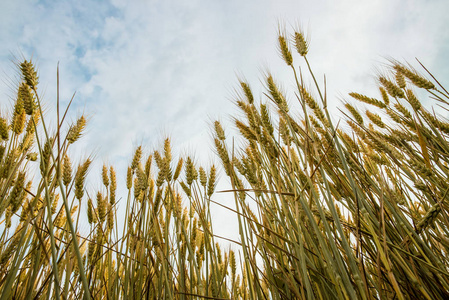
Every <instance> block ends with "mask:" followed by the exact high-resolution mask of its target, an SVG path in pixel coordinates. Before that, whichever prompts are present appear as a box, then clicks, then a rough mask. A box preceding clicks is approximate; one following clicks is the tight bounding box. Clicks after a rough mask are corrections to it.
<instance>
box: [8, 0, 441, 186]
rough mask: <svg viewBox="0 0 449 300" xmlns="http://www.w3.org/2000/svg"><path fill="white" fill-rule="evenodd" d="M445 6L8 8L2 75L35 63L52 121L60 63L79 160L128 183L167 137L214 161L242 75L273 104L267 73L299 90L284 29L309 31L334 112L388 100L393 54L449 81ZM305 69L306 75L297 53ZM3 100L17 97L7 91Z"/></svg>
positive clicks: (116, 0)
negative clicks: (137, 158) (382, 76)
mask: <svg viewBox="0 0 449 300" xmlns="http://www.w3.org/2000/svg"><path fill="white" fill-rule="evenodd" d="M447 9H448V4H446V1H428V2H424V1H421V2H413V3H411V2H405V1H399V0H395V1H370V2H362V1H353V0H347V1H338V2H337V1H287V0H285V1H268V0H262V1H235V0H231V1H200V0H195V1H133V2H132V3H130V2H129V1H122V0H113V1H110V2H107V1H80V2H75V1H58V2H51V3H50V2H49V1H32V0H29V1H25V0H23V1H2V3H1V4H0V26H1V27H2V31H1V32H0V41H1V42H2V43H1V44H0V69H1V70H2V71H3V72H4V73H5V72H6V73H8V72H9V70H10V69H11V68H10V66H11V63H10V58H11V54H10V53H11V52H12V53H17V52H19V56H20V52H22V53H23V55H24V56H25V57H26V58H28V57H30V56H31V55H33V58H35V59H36V60H37V61H38V65H39V67H40V76H41V82H42V87H40V89H41V90H42V91H45V100H46V101H47V102H48V107H49V108H53V110H52V109H49V114H50V115H51V114H53V115H54V103H55V90H56V80H55V79H56V74H55V71H56V65H57V62H58V61H59V62H60V76H61V91H60V92H61V99H62V104H63V105H67V103H68V101H69V100H70V98H71V96H72V93H73V92H74V91H77V95H76V98H75V101H74V104H73V107H72V110H71V114H70V115H69V120H75V119H76V116H77V115H79V114H81V113H83V112H84V113H86V114H87V115H89V116H91V119H90V124H89V127H88V132H87V134H86V136H85V137H84V138H83V139H82V140H81V141H80V142H79V143H78V145H77V146H76V149H79V151H75V152H74V153H77V152H81V153H85V152H86V151H87V152H94V153H96V155H97V159H98V160H99V161H100V162H99V164H100V165H101V163H102V162H103V161H108V162H110V163H112V164H116V165H118V167H119V174H124V173H123V170H125V168H126V164H127V163H128V162H129V160H130V159H131V155H132V151H133V149H134V148H135V147H136V145H137V144H140V143H143V144H144V145H147V149H148V151H150V150H151V149H152V147H154V146H156V145H158V144H159V143H160V140H161V138H162V137H163V135H164V134H168V135H170V136H172V138H173V145H174V147H175V148H178V149H175V150H176V151H179V152H189V151H191V152H196V153H197V157H198V158H200V159H201V157H203V156H207V157H206V158H205V159H204V158H203V159H204V160H205V162H206V163H207V162H209V161H210V157H211V156H210V153H211V152H212V151H211V148H212V146H211V144H210V143H209V141H210V140H209V128H208V122H210V120H213V119H215V118H219V119H221V120H223V121H224V122H225V123H226V122H227V120H228V117H227V116H228V115H229V114H232V113H234V112H235V108H234V106H233V104H232V103H231V102H230V100H229V99H230V98H231V97H232V96H233V95H234V92H233V89H234V87H235V86H236V83H237V75H240V76H244V77H245V78H246V79H247V80H248V81H249V83H250V85H251V86H252V87H253V89H254V93H255V95H256V99H260V98H262V97H263V96H262V84H261V83H260V81H261V79H262V76H261V73H260V70H266V69H269V70H271V71H272V73H273V74H274V76H275V77H276V79H277V81H279V82H281V83H283V86H284V88H285V89H286V90H291V87H292V86H293V84H294V82H293V81H292V78H291V70H289V68H288V67H287V66H285V64H284V63H283V61H282V60H281V59H280V58H279V54H278V51H277V49H276V44H275V43H276V33H277V25H278V24H279V23H281V24H282V23H284V24H285V26H286V29H287V31H290V30H291V29H292V27H294V26H295V25H296V24H297V23H299V24H301V25H302V26H303V27H304V28H306V29H308V30H309V31H310V36H311V44H310V55H309V60H310V62H311V64H312V66H313V68H314V71H315V74H316V75H317V78H318V79H319V81H320V82H322V78H323V74H326V78H327V80H328V81H327V89H328V90H327V92H328V96H329V101H330V106H331V107H335V106H336V105H337V104H338V103H339V97H342V96H341V95H345V94H346V93H347V92H349V91H367V92H368V93H372V95H373V96H378V95H377V94H376V93H378V92H377V91H376V89H375V81H374V80H375V79H374V78H373V77H372V75H371V74H372V71H373V70H374V67H375V66H377V65H379V63H385V60H384V57H386V56H392V57H394V58H397V59H400V60H402V59H405V60H408V61H411V62H412V61H413V60H414V57H415V56H416V57H419V58H421V59H422V61H423V62H424V63H425V64H426V65H427V66H428V67H429V68H430V69H432V70H434V71H435V72H436V73H437V74H442V75H444V76H446V77H447V76H449V71H448V70H447V68H444V63H446V62H447V58H446V53H447V49H448V34H447V30H446V28H447V26H448V25H449V24H448V23H449V21H448V20H447V18H446V16H445V12H446V11H447ZM16 55H17V54H16ZM295 65H298V66H301V68H302V70H306V66H305V64H304V62H303V61H302V60H301V58H300V57H299V56H295ZM444 76H443V77H444ZM5 81H6V82H8V80H7V79H6V80H5ZM310 84H311V82H310ZM0 94H1V95H2V96H4V95H6V96H13V95H12V93H11V88H10V87H8V85H3V86H0ZM289 95H290V97H291V99H294V98H293V95H292V94H291V92H290V93H289ZM335 115H338V114H335ZM94 167H95V168H97V169H99V167H98V166H94ZM93 173H94V174H95V172H93ZM91 175H93V174H91ZM119 177H120V175H119ZM120 178H121V180H123V179H124V175H123V176H122V177H120ZM120 178H119V179H120ZM94 187H95V186H94Z"/></svg>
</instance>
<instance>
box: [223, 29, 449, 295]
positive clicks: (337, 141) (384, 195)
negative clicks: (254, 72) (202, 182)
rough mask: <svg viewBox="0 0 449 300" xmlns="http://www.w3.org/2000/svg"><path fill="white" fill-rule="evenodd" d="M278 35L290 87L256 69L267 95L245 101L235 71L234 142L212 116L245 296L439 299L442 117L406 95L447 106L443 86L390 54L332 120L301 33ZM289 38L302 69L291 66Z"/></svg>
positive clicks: (448, 280)
mask: <svg viewBox="0 0 449 300" xmlns="http://www.w3.org/2000/svg"><path fill="white" fill-rule="evenodd" d="M278 42H279V44H278V46H279V51H280V53H281V55H282V58H283V59H284V61H285V63H286V64H287V65H288V66H290V67H291V69H292V75H293V76H294V79H295V82H296V89H295V90H294V91H293V95H294V96H293V97H291V99H290V101H289V99H288V98H287V96H286V93H284V92H283V90H282V89H281V87H280V86H279V85H278V84H277V83H276V82H275V80H274V78H273V76H272V75H271V74H266V75H265V83H266V94H265V96H266V102H267V103H263V102H262V103H255V101H254V96H253V93H252V91H251V89H250V87H249V85H248V84H247V83H246V82H244V81H241V82H240V84H241V93H240V97H238V99H237V105H238V107H239V108H240V109H241V110H242V112H243V115H244V117H243V119H238V118H236V119H235V125H236V127H237V128H238V130H239V132H240V134H241V136H242V137H243V138H244V139H245V145H244V146H243V147H242V148H241V149H239V151H234V149H230V148H229V146H227V145H226V142H225V139H224V135H223V130H222V129H221V128H220V124H219V123H216V138H215V145H216V148H217V152H218V154H219V156H220V158H221V161H222V164H223V166H224V169H225V171H226V174H227V175H228V176H229V178H230V182H231V184H232V187H233V191H234V192H235V203H236V206H237V209H236V211H237V214H238V219H239V231H240V237H241V241H242V249H241V252H242V255H243V257H244V262H245V268H244V271H245V272H247V276H246V278H247V280H248V288H249V293H250V296H251V297H252V298H258V299H263V298H267V299H270V298H272V299H279V298H282V299H283V298H286V299H314V298H319V299H334V298H335V299H372V298H374V299H394V298H397V299H443V298H447V297H449V277H448V275H449V273H448V262H449V261H448V259H447V258H448V256H447V255H448V249H449V239H448V238H447V236H448V235H447V233H448V229H449V228H448V225H449V223H448V221H449V220H448V216H447V210H448V198H447V194H448V191H449V184H448V180H447V178H448V175H449V168H448V162H449V157H448V154H449V152H448V150H449V144H448V142H447V138H448V137H449V135H448V134H449V123H448V122H447V121H445V120H444V119H443V118H441V117H438V116H437V114H436V113H435V112H434V111H429V110H427V109H425V108H424V106H423V105H422V104H421V102H420V101H419V100H418V97H417V96H416V95H417V91H419V92H420V93H421V94H424V95H425V94H426V93H427V94H428V95H430V98H432V99H434V100H435V101H437V102H438V104H439V109H440V110H441V108H442V109H444V110H446V109H447V105H448V104H449V103H448V102H447V101H448V100H449V94H448V92H447V91H446V90H445V89H444V88H443V87H442V86H441V85H440V84H439V83H438V82H437V81H436V80H434V81H435V83H432V82H431V81H430V80H428V79H426V78H424V77H423V76H422V75H420V74H418V73H417V72H416V71H415V70H414V69H413V68H411V67H409V66H406V65H404V64H401V63H398V62H395V61H393V62H392V63H391V66H390V68H389V69H388V70H387V71H386V72H387V74H388V75H381V76H379V77H378V82H379V90H380V96H381V97H379V98H380V99H376V98H373V97H368V96H365V95H362V94H359V93H350V94H349V95H350V96H351V97H352V98H354V99H355V100H357V101H358V105H356V104H351V103H350V102H347V103H345V104H344V106H345V107H346V110H345V111H346V112H344V113H345V115H346V122H347V125H346V126H345V125H341V124H339V123H337V124H336V125H335V124H334V123H333V121H332V119H331V118H330V116H329V112H328V109H327V99H326V94H325V92H323V91H322V89H321V88H320V86H319V85H318V83H317V81H316V79H315V76H314V74H313V72H312V69H311V67H310V64H309V61H308V59H307V53H308V48H309V47H308V46H309V45H308V41H307V39H306V38H305V36H304V33H303V32H301V31H297V32H294V33H293V34H292V35H291V36H287V35H286V34H285V33H283V32H281V33H280V34H279V36H278ZM290 44H293V45H292V46H290ZM292 48H296V52H297V53H298V54H299V55H298V54H297V55H298V57H300V58H301V59H302V60H303V63H304V64H305V68H304V69H305V70H307V72H299V71H298V70H297V69H296V68H295V67H294V64H293V53H292V50H291V49H292ZM306 73H307V74H308V75H309V78H310V79H311V81H312V82H313V86H314V88H313V89H309V88H307V84H306V82H305V77H306V75H307V74H306ZM429 75H430V76H431V77H432V78H433V76H432V75H431V74H430V73H429ZM316 99H318V101H317V100H316ZM268 104H272V107H273V106H274V109H272V110H271V111H270V110H269V109H268V107H269V106H268ZM273 104H274V105H273ZM357 106H359V107H364V110H365V108H366V110H365V111H364V112H361V111H360V110H358V109H357ZM299 115H300V116H301V117H298V116H299ZM348 125H349V126H348ZM231 150H232V151H231ZM249 204H252V205H249ZM254 207H255V208H254ZM257 257H259V258H260V260H261V261H262V262H261V263H260V262H259V261H258V260H257V259H256V258H257Z"/></svg>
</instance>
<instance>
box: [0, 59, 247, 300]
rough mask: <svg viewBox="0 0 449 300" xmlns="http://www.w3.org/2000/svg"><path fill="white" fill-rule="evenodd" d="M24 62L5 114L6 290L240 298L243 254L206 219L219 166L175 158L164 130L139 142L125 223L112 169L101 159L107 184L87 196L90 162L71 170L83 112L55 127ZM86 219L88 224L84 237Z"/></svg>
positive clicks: (13, 294)
mask: <svg viewBox="0 0 449 300" xmlns="http://www.w3.org/2000/svg"><path fill="white" fill-rule="evenodd" d="M19 68H20V71H21V83H20V85H19V87H18V91H17V97H16V100H15V103H14V108H13V111H12V112H11V115H10V116H7V115H6V114H4V115H3V116H2V117H1V118H0V136H1V148H0V157H1V164H0V166H1V168H0V189H1V196H0V197H1V198H0V226H1V227H0V228H1V236H0V299H41V298H44V299H48V298H51V299H54V298H55V299H60V298H63V299H80V298H86V299H90V298H93V299H103V298H105V299H116V298H127V299H128V298H129V299H141V298H151V299H154V298H157V299H187V298H197V297H214V298H217V299H219V298H226V299H227V298H235V297H240V296H242V297H245V295H246V294H247V292H246V287H245V282H246V281H245V279H244V277H242V276H243V275H241V274H237V273H238V272H237V262H236V259H238V258H236V254H235V252H234V251H232V250H231V249H228V250H226V251H225V250H222V249H221V248H220V245H219V244H218V243H217V242H216V238H215V237H214V234H213V229H212V226H211V216H210V210H209V202H208V201H207V199H209V198H210V197H211V195H212V194H213V193H214V190H215V185H216V176H217V173H216V172H217V171H216V168H215V166H212V167H210V168H209V169H208V170H206V169H205V168H202V167H198V166H196V165H195V162H194V160H193V159H191V158H190V157H187V158H179V159H178V160H177V161H176V162H175V161H174V159H173V158H172V155H171V146H170V140H169V139H166V140H165V142H164V147H163V149H162V151H154V152H153V153H152V154H151V155H149V156H148V157H145V158H144V157H143V152H142V147H138V148H137V149H136V151H135V154H134V157H133V159H132V162H131V164H130V166H129V168H128V173H127V180H126V185H127V186H126V187H127V189H128V190H129V193H128V196H127V197H125V200H124V201H123V202H125V203H124V204H122V206H121V209H124V210H126V214H125V216H126V220H125V225H124V227H123V228H119V227H118V226H117V209H118V206H117V204H118V202H117V200H118V199H117V192H118V189H117V180H116V177H117V175H116V172H115V169H114V168H113V167H112V166H106V165H104V166H103V168H102V173H101V179H102V180H101V182H102V186H101V188H99V189H98V191H96V192H94V193H89V191H87V190H86V189H85V186H86V176H87V173H88V170H89V167H90V165H91V163H92V159H91V158H90V157H89V158H87V159H86V160H84V161H82V162H80V163H79V165H78V166H77V168H73V167H72V162H71V159H70V157H69V148H70V146H71V145H72V144H73V143H75V142H76V141H77V140H78V139H79V138H80V137H81V135H82V133H83V129H84V128H85V125H86V118H85V117H84V116H81V117H80V118H79V119H78V120H77V121H76V122H74V123H73V124H71V125H69V126H68V130H66V131H64V130H63V128H64V126H63V125H64V121H65V116H66V113H67V110H66V111H65V113H64V115H63V116H62V117H61V118H60V116H59V112H58V116H57V119H58V122H57V124H58V127H57V128H56V130H55V131H54V133H51V131H50V130H49V128H47V125H46V123H45V121H44V119H43V118H41V116H42V108H41V101H40V98H39V94H38V89H37V87H38V75H37V72H36V70H35V67H34V65H33V63H32V62H31V61H26V60H25V61H24V62H23V63H21V64H19ZM58 103H59V100H58ZM58 106H59V105H58ZM69 106H70V105H69ZM67 109H68V108H67ZM39 121H40V122H39ZM153 162H154V163H155V164H156V167H153V168H152V164H153ZM30 164H38V167H37V168H34V169H36V170H38V174H30V172H31V171H30V170H32V169H33V168H32V166H30ZM153 169H154V170H153ZM181 177H182V179H181ZM32 180H34V183H33V182H32ZM81 220H87V222H88V223H89V226H90V227H89V228H90V230H89V233H88V234H86V235H81V234H80V232H79V231H80V225H85V224H80V222H82V221H81Z"/></svg>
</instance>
